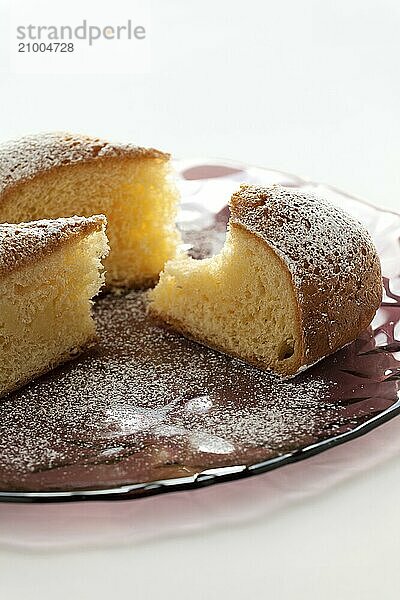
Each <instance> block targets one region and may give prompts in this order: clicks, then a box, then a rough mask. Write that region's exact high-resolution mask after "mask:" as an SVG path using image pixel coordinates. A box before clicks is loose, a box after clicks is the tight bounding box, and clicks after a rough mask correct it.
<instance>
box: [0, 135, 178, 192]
mask: <svg viewBox="0 0 400 600" xmlns="http://www.w3.org/2000/svg"><path fill="white" fill-rule="evenodd" d="M129 158H133V159H155V160H161V161H163V162H164V161H168V160H169V158H170V156H169V154H166V153H164V152H160V151H159V150H155V149H154V148H141V147H139V146H135V145H133V144H112V143H110V142H107V141H106V140H102V139H99V138H92V137H89V136H85V135H79V134H72V133H67V132H50V133H41V134H38V135H29V136H25V137H22V138H20V139H17V140H11V141H9V142H4V143H2V144H0V202H1V201H2V199H4V198H5V197H6V195H7V192H8V191H10V190H11V189H14V188H15V187H16V186H18V185H19V184H20V183H23V182H26V181H29V180H30V179H34V178H35V177H37V176H39V175H42V174H44V173H47V172H49V171H53V170H55V169H56V170H57V169H59V168H62V167H65V166H70V165H77V164H83V163H88V162H93V161H104V160H110V159H114V160H115V159H122V160H124V159H129Z"/></svg>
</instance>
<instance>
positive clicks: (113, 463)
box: [0, 292, 339, 489]
mask: <svg viewBox="0 0 400 600" xmlns="http://www.w3.org/2000/svg"><path fill="white" fill-rule="evenodd" d="M145 305H146V302H145V294H143V293H138V292H130V293H129V294H127V295H125V296H120V297H116V296H113V295H108V296H106V297H104V298H102V299H100V301H99V302H98V303H97V305H96V307H95V317H96V320H97V324H98V328H99V331H100V332H101V340H100V346H99V349H98V350H97V351H96V350H93V351H92V352H91V354H89V355H86V356H83V357H81V358H79V359H78V360H77V361H75V362H73V363H70V364H69V365H66V366H64V367H62V368H60V369H58V370H57V371H56V372H55V373H53V374H50V375H49V376H46V377H44V378H42V379H40V380H38V381H36V382H34V383H32V384H30V385H29V386H28V387H27V388H25V389H24V390H22V391H20V392H19V393H16V394H14V395H13V396H11V397H10V398H9V399H7V400H6V401H5V402H3V403H2V404H1V405H0V423H1V425H0V487H1V486H6V485H8V486H10V485H11V484H12V485H14V486H17V487H18V488H23V489H27V488H28V489H29V488H30V487H31V488H32V486H33V487H35V486H36V488H38V487H39V488H40V487H43V488H46V489H57V488H66V489H68V488H71V487H72V488H74V487H76V486H78V487H79V486H84V485H86V486H88V485H89V483H88V482H90V485H92V486H93V485H96V482H101V483H102V484H103V483H104V481H106V482H107V483H108V484H110V485H111V484H112V483H113V482H114V481H115V478H117V480H118V482H119V483H120V482H121V481H127V482H135V481H148V480H153V479H157V477H160V475H162V474H164V475H165V470H166V469H167V470H168V473H171V472H173V473H174V474H175V475H176V476H178V475H182V474H183V473H185V472H193V471H196V470H197V471H198V470H202V469H205V468H213V467H219V466H224V465H229V464H245V463H250V462H252V461H254V460H257V459H262V458H265V457H266V456H268V455H271V456H273V455H278V454H280V453H284V452H286V451H288V450H289V449H290V448H294V447H296V446H299V445H300V446H301V445H302V444H306V443H309V442H311V441H313V440H314V441H315V440H316V439H317V436H318V435H319V433H320V430H321V427H322V422H323V421H324V420H325V421H326V418H327V417H328V416H329V420H330V421H331V420H332V419H333V420H335V419H337V418H339V409H337V408H336V407H335V406H334V405H333V404H331V403H330V402H329V390H330V388H331V387H332V384H331V383H329V382H327V381H323V380H321V379H318V378H314V379H308V380H303V381H299V382H283V381H281V380H279V379H278V378H277V377H275V376H273V375H270V374H267V373H265V372H261V371H259V370H258V369H256V368H253V367H251V366H248V365H245V364H244V363H242V362H240V361H238V360H235V359H232V358H229V357H227V356H224V355H222V354H219V353H216V352H214V351H212V350H210V349H207V348H204V347H201V346H198V345H197V344H195V343H192V342H189V341H187V340H185V339H184V338H182V337H181V336H178V335H175V334H173V333H170V332H167V331H164V330H162V329H159V328H158V327H157V326H155V325H154V324H153V323H152V322H151V321H150V320H149V318H148V317H147V316H146V306H145ZM78 475H79V476H78ZM99 484H100V483H99Z"/></svg>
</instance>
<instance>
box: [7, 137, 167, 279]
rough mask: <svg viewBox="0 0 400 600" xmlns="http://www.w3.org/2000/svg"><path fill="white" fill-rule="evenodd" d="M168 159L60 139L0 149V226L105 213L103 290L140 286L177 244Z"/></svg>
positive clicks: (41, 139) (85, 139) (155, 273)
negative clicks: (106, 251)
mask: <svg viewBox="0 0 400 600" xmlns="http://www.w3.org/2000/svg"><path fill="white" fill-rule="evenodd" d="M169 158H170V157H169V155H168V154H165V153H163V152H160V151H158V150H155V149H152V148H141V147H138V146H134V145H132V144H111V143H109V142H107V141H105V140H100V139H98V138H91V137H88V136H83V135H74V134H69V133H62V132H55V133H43V134H39V135H32V136H27V137H24V138H21V139H19V140H14V141H10V142H7V143H3V144H0V222H8V223H19V222H22V221H33V220H38V219H55V218H59V217H70V216H73V215H76V214H77V215H81V216H85V217H90V216H91V215H93V214H100V213H102V214H105V215H106V217H107V221H108V227H107V235H108V238H109V241H110V249H111V251H110V254H109V257H108V258H107V259H106V261H105V268H106V271H107V285H108V286H117V287H136V288H140V287H147V286H149V285H152V284H154V283H155V282H156V281H157V279H158V275H159V273H160V271H161V270H162V268H163V266H164V263H165V262H166V260H168V259H170V258H172V257H173V256H174V255H175V252H176V245H177V242H178V240H179V236H178V233H177V230H176V227H175V217H176V211H177V201H178V194H177V191H176V189H175V186H174V184H173V182H172V178H171V168H170V161H169Z"/></svg>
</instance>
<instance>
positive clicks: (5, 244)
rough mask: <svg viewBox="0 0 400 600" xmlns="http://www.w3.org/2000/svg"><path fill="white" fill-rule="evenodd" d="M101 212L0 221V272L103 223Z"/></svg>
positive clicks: (21, 263)
mask: <svg viewBox="0 0 400 600" xmlns="http://www.w3.org/2000/svg"><path fill="white" fill-rule="evenodd" d="M106 223H107V221H106V218H105V216H104V215H96V216H94V217H89V218H85V217H69V218H65V219H49V220H42V221H32V222H30V223H19V224H18V225H12V224H9V223H2V224H0V275H2V274H4V273H6V272H9V271H12V270H13V269H16V268H19V267H21V266H23V265H25V264H27V263H29V262H31V261H33V260H37V259H38V258H39V257H40V256H42V255H43V254H47V253H49V252H51V251H53V250H54V249H55V248H56V247H58V246H60V245H61V244H63V243H65V242H67V241H68V240H70V239H71V238H74V237H77V236H81V235H84V234H86V233H90V232H91V231H96V230H97V231H99V230H101V229H102V228H105V226H106Z"/></svg>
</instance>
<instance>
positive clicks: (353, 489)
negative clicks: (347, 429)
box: [0, 0, 400, 600]
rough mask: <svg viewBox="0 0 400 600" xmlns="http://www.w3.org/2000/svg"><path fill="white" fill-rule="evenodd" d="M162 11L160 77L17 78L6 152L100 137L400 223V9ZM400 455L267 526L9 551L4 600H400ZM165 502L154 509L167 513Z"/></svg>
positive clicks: (157, 56) (156, 47) (387, 4)
mask: <svg viewBox="0 0 400 600" xmlns="http://www.w3.org/2000/svg"><path fill="white" fill-rule="evenodd" d="M20 1H22V0H20ZM25 1H26V2H27V1H28V0H25ZM84 4H85V2H83V3H82V5H84ZM86 4H90V3H89V2H86ZM152 7H153V10H152V25H151V31H152V53H153V59H152V60H153V62H152V69H151V72H150V73H149V74H146V75H130V76H112V75H111V76H110V75H107V76H78V75H75V76H73V75H70V76H62V75H60V76H54V77H49V76H39V75H31V76H17V75H13V74H9V75H7V74H5V73H3V75H2V80H1V91H2V93H1V95H0V115H1V130H0V138H1V139H7V138H10V137H14V136H18V135H21V134H25V133H27V132H35V131H40V130H53V129H66V130H72V131H78V132H79V131H81V132H87V133H92V134H95V135H98V136H104V137H111V138H114V139H117V140H118V139H120V140H130V141H134V142H136V143H138V144H142V145H152V146H155V147H159V148H161V149H166V150H169V151H170V152H172V153H173V154H174V155H175V156H182V157H183V156H202V157H204V156H217V157H225V158H231V159H236V160H240V161H243V162H247V163H254V164H258V165H265V166H269V167H273V168H276V169H282V170H286V171H289V172H293V173H297V174H300V175H305V176H308V177H310V178H312V179H313V180H321V181H324V182H327V183H331V184H334V185H337V186H338V187H341V188H343V189H345V190H347V191H348V192H351V193H353V194H356V195H359V196H361V197H364V198H366V199H368V200H370V201H372V202H374V203H375V204H378V205H380V206H387V207H391V208H393V209H396V208H397V209H400V169H399V166H398V162H399V155H400V120H399V105H400V83H399V82H400V79H399V77H398V58H399V51H400V38H399V34H398V32H399V26H400V4H399V3H398V2H397V0H381V1H379V0H364V1H361V0H336V1H335V2H333V1H332V2H331V1H330V0H327V1H326V2H321V1H318V0H300V1H299V0H280V1H279V2H276V1H274V2H272V1H270V0H264V1H262V0H249V1H248V2H243V1H240V2H238V1H233V0H231V1H230V2H228V1H226V0H224V1H219V2H217V1H216V0H212V1H211V0H202V2H197V1H193V0H190V1H184V0H168V1H162V0H158V1H153V2H152ZM0 8H1V11H2V13H1V14H2V15H4V14H5V12H6V11H7V4H6V3H5V2H4V1H2V2H0ZM5 27H6V25H5V24H4V21H2V24H1V26H0V33H4V31H5ZM1 60H2V58H1V56H0V67H1ZM3 70H4V65H3ZM330 452H334V451H330ZM399 453H400V450H399V451H397V450H395V451H393V453H392V458H391V459H386V460H382V461H381V462H380V463H379V464H377V465H375V466H374V467H373V468H372V467H371V468H368V469H367V470H365V471H364V472H357V473H355V474H354V475H353V476H352V477H348V478H347V479H346V480H345V481H342V482H341V483H337V484H335V485H333V486H330V487H329V488H328V489H326V490H325V491H324V492H323V493H316V494H311V495H310V496H308V497H307V498H302V499H299V500H298V501H296V502H294V503H293V502H292V503H289V504H287V503H286V504H285V505H284V506H282V507H280V506H279V501H278V502H277V504H276V507H275V509H274V510H273V511H269V512H268V513H267V514H262V512H261V514H259V513H257V517H256V518H254V519H240V518H239V519H236V520H233V522H229V524H224V523H223V522H221V523H220V524H219V525H216V524H215V523H213V524H212V525H210V524H209V523H208V521H207V519H205V520H204V526H203V527H197V528H196V530H195V531H192V530H191V529H189V530H188V531H187V532H186V533H185V532H182V531H180V533H179V535H173V534H171V533H169V534H168V535H167V536H165V535H164V536H163V537H162V539H157V538H156V537H155V538H154V537H153V538H152V539H148V540H147V541H146V540H144V541H143V540H142V541H138V540H135V539H132V540H128V541H127V540H124V539H122V538H123V536H122V534H121V539H120V540H118V539H116V540H115V541H114V542H113V544H112V545H110V544H108V545H106V544H104V545H102V544H100V543H99V544H97V547H96V548H87V547H84V546H81V547H70V548H69V549H68V550H63V549H57V548H52V549H51V550H50V549H46V548H45V547H41V548H40V550H39V549H36V550H35V549H32V548H31V547H29V548H28V547H19V548H13V547H12V545H11V546H10V544H4V545H3V547H0V565H1V577H0V592H1V597H2V598H7V600H14V599H23V598H34V599H36V598H38V599H39V598H40V599H42V600H46V599H47V598H49V599H50V598H60V599H64V598H68V599H70V598H77V599H91V598H96V599H99V600H100V599H103V598H117V597H121V596H122V594H123V595H124V597H135V598H157V597H161V596H162V597H163V598H193V599H197V598H207V599H213V598H225V597H226V598H252V599H253V598H265V597H267V598H272V599H281V598H282V599H289V598H296V599H297V600H300V599H303V598H314V597H318V598H323V599H330V598H335V599H341V600H342V599H345V600H347V599H352V600H355V599H358V598H360V599H361V598H362V599H363V600H365V599H370V598H371V599H372V598H382V599H384V600H388V599H390V600H391V599H392V598H393V599H395V598H396V599H397V598H398V597H399V594H400V572H399V569H398V560H399V554H400V536H399V529H400V516H399V515H400V511H399V508H398V505H399V502H400V460H399ZM263 477H268V476H267V475H266V476H263ZM265 482H266V484H265V485H267V486H268V479H265ZM227 485H228V486H229V485H231V484H227ZM235 485H236V484H235ZM242 485H246V482H243V483H242ZM224 487H225V486H224ZM230 489H232V492H231V493H232V495H233V498H232V501H234V500H235V498H234V496H235V494H236V493H238V492H237V490H238V488H237V487H232V488H230ZM241 489H243V488H241ZM202 493H203V492H196V493H195V494H193V503H197V502H202V497H201V496H199V495H198V494H200V495H201V494H202ZM224 493H225V492H224ZM164 501H165V500H164V499H163V498H162V497H159V498H157V499H155V500H154V499H151V500H145V501H141V502H153V503H154V502H155V504H154V505H153V506H154V511H155V512H157V510H158V508H157V507H159V506H161V505H162V503H163V502H164ZM112 506H113V508H112V509H111V508H110V509H109V510H114V509H115V511H118V510H120V505H119V504H118V503H116V504H115V505H112ZM79 507H81V509H80V508H79ZM58 508H59V509H62V507H61V506H59V507H58ZM5 510H6V509H5V508H3V507H2V506H0V523H1V522H2V521H1V513H2V511H3V514H6V513H5V512H4V511H5ZM39 510H40V511H42V512H41V518H42V519H45V518H46V510H49V509H48V508H47V507H46V506H42V507H40V509H39ZM80 510H82V513H81V521H82V530H83V531H84V529H85V526H86V525H87V522H88V519H90V510H89V509H88V508H87V505H84V504H82V505H77V508H76V509H75V519H78V521H79V511H80ZM228 510H229V507H228ZM108 514H109V513H108ZM16 515H17V516H16V517H15V518H16V519H18V513H16ZM105 518H107V517H105ZM3 522H4V521H3ZM9 525H10V523H9ZM106 525H107V523H105V526H106ZM16 528H17V521H16ZM0 534H1V532H0ZM0 538H1V535H0Z"/></svg>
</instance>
